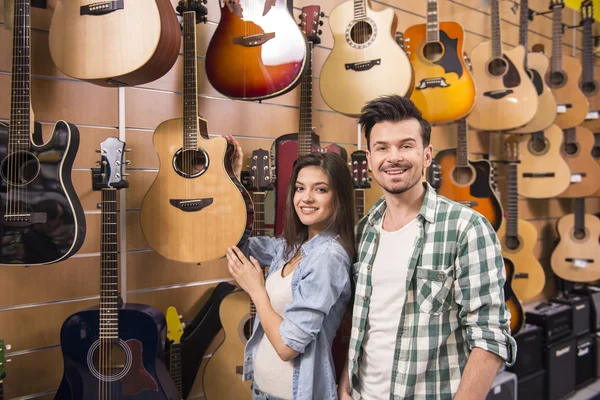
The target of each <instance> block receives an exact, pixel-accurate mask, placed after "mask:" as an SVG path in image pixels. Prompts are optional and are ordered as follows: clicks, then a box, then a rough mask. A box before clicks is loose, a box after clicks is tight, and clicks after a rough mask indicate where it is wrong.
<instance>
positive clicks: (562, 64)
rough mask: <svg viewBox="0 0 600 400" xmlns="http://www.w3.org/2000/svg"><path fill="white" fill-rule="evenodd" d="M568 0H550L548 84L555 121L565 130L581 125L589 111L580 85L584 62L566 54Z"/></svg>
mask: <svg viewBox="0 0 600 400" xmlns="http://www.w3.org/2000/svg"><path fill="white" fill-rule="evenodd" d="M564 6H565V4H564V0H550V8H551V9H552V58H551V59H550V71H548V73H547V74H546V77H545V79H546V84H547V85H548V86H549V87H550V89H552V93H554V97H555V98H556V104H557V111H558V114H557V115H556V120H555V121H554V123H555V124H556V125H558V126H559V127H560V128H561V129H567V128H572V127H575V126H577V125H579V124H581V123H582V122H583V121H584V120H585V117H586V116H587V114H588V108H589V105H588V101H587V99H586V97H585V95H584V94H583V93H582V91H581V89H580V88H579V84H578V82H579V77H580V76H581V64H580V63H579V60H577V59H576V58H574V57H569V56H563V51H562V46H563V43H562V38H563V32H562V10H563V8H564Z"/></svg>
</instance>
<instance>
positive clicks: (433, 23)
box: [427, 0, 440, 43]
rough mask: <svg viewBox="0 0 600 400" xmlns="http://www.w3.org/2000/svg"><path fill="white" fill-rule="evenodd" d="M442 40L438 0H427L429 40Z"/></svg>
mask: <svg viewBox="0 0 600 400" xmlns="http://www.w3.org/2000/svg"><path fill="white" fill-rule="evenodd" d="M439 41H440V25H439V22H438V4H437V0H427V42H430V43H431V42H439Z"/></svg>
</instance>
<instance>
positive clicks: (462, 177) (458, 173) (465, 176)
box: [452, 167, 473, 185]
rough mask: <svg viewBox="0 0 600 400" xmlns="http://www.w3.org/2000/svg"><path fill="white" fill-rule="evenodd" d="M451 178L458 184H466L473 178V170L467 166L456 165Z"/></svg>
mask: <svg viewBox="0 0 600 400" xmlns="http://www.w3.org/2000/svg"><path fill="white" fill-rule="evenodd" d="M452 178H453V179H454V181H455V182H456V183H458V184H459V185H466V184H468V183H469V182H471V180H472V179H473V172H472V171H471V168H469V167H456V168H454V170H453V171H452Z"/></svg>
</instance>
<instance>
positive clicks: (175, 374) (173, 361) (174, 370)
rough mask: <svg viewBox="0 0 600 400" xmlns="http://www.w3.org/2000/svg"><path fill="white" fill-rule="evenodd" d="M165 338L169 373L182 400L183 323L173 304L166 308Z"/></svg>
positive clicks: (179, 398)
mask: <svg viewBox="0 0 600 400" xmlns="http://www.w3.org/2000/svg"><path fill="white" fill-rule="evenodd" d="M165 317H166V320H167V339H169V343H170V344H169V373H170V374H171V378H172V379H173V383H174V384H175V388H176V389H177V399H178V400H183V394H182V388H183V379H182V375H181V365H182V363H181V337H182V336H183V327H184V326H183V325H184V324H183V323H182V322H181V318H180V317H179V314H178V313H177V309H176V308H175V307H173V306H171V307H169V308H167V314H166V315H165Z"/></svg>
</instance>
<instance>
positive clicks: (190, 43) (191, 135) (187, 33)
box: [183, 11, 198, 150]
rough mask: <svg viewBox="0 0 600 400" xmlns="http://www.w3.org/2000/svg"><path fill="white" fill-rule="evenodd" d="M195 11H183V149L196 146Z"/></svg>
mask: <svg viewBox="0 0 600 400" xmlns="http://www.w3.org/2000/svg"><path fill="white" fill-rule="evenodd" d="M196 70H197V58H196V13H195V12H194V11H186V12H184V13H183V149H184V150H192V149H197V148H198V104H197V102H198V88H197V87H196Z"/></svg>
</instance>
